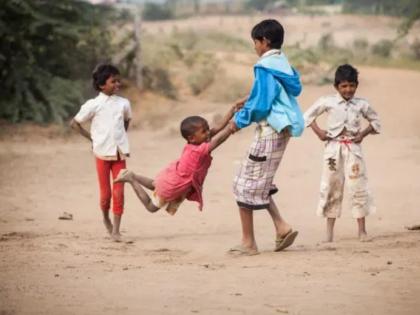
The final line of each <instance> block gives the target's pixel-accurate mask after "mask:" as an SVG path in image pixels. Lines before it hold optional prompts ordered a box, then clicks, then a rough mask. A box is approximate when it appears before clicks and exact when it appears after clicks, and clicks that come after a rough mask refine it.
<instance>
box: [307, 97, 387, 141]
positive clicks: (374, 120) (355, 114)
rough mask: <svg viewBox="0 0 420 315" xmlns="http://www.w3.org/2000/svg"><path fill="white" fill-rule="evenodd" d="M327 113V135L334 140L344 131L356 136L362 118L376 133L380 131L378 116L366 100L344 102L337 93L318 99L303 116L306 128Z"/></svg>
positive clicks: (357, 99) (355, 99) (356, 98)
mask: <svg viewBox="0 0 420 315" xmlns="http://www.w3.org/2000/svg"><path fill="white" fill-rule="evenodd" d="M324 112H327V114H328V118H327V135H328V136H329V137H331V138H335V137H337V136H339V135H340V134H341V132H342V131H343V130H344V128H346V130H347V131H348V132H349V133H350V134H352V135H356V134H357V133H358V132H360V129H361V122H362V118H365V119H366V120H368V121H369V123H370V125H371V126H372V128H373V129H374V130H375V132H376V133H379V132H380V131H381V124H380V121H379V116H378V114H377V113H376V112H375V110H374V109H373V108H372V106H370V104H369V103H368V101H367V100H365V99H363V98H359V97H353V98H352V99H350V100H348V101H346V100H345V99H343V98H342V97H341V95H340V94H339V93H337V94H335V95H330V96H324V97H321V98H319V99H318V100H317V101H316V102H315V103H314V104H313V105H312V106H311V107H310V108H309V109H308V110H307V111H306V112H305V114H304V119H305V127H308V126H309V125H310V124H312V122H313V121H314V120H315V119H316V118H317V117H318V116H319V115H321V114H322V113H324Z"/></svg>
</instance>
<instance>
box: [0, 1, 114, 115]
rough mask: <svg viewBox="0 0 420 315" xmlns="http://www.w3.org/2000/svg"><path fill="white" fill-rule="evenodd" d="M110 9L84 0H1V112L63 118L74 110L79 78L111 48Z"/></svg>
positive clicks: (86, 74)
mask: <svg viewBox="0 0 420 315" xmlns="http://www.w3.org/2000/svg"><path fill="white" fill-rule="evenodd" d="M111 13H112V11H111V10H110V9H108V8H104V7H101V6H92V5H90V4H89V3H87V2H84V1H75V0H61V1H46V0H32V1H29V0H10V1H4V2H3V3H2V9H1V10H0V69H1V72H0V82H1V85H2V91H3V95H2V98H1V100H0V118H3V119H7V120H10V121H12V122H19V121H22V120H32V121H36V122H49V121H55V122H61V121H62V120H63V119H66V118H68V117H69V116H70V115H72V114H74V112H75V110H76V109H77V106H79V105H80V102H81V98H82V89H81V80H85V79H87V78H88V76H89V75H90V73H91V71H92V68H93V67H94V65H95V64H96V63H97V62H98V61H99V60H100V59H102V60H105V59H107V58H108V57H109V55H110V53H111V50H110V47H109V44H108V39H109V36H108V33H107V32H106V31H105V30H104V29H103V27H102V26H103V24H104V23H106V21H107V17H109V16H110V15H111Z"/></svg>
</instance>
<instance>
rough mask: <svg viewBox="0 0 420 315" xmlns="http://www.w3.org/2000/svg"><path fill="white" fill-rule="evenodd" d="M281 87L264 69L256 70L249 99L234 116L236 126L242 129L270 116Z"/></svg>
mask: <svg viewBox="0 0 420 315" xmlns="http://www.w3.org/2000/svg"><path fill="white" fill-rule="evenodd" d="M279 93H280V87H279V85H278V84H277V82H276V80H275V79H274V77H273V76H272V75H271V74H270V73H269V72H267V71H266V70H264V69H263V68H262V67H256V68H255V80H254V85H253V86H252V89H251V93H250V96H249V99H248V100H247V101H246V103H245V105H244V107H242V109H241V110H240V111H238V112H237V113H236V114H235V116H234V121H235V124H236V126H237V127H238V128H240V129H242V128H245V127H248V126H249V125H250V124H251V123H253V122H258V121H260V120H262V119H264V118H266V117H267V116H268V114H269V113H270V111H271V107H272V104H273V101H274V99H275V98H276V97H277V95H278V94H279Z"/></svg>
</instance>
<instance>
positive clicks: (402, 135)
mask: <svg viewBox="0 0 420 315" xmlns="http://www.w3.org/2000/svg"><path fill="white" fill-rule="evenodd" d="M361 75H362V81H361V88H360V95H364V96H366V97H367V98H369V100H370V101H371V102H372V104H373V105H374V106H375V108H376V109H377V110H378V111H379V113H380V115H381V118H382V120H383V125H384V132H383V134H382V135H380V136H375V137H370V138H368V139H366V143H365V147H364V149H365V155H366V159H367V165H368V170H369V175H370V186H371V187H372V191H373V193H374V196H375V199H376V202H377V206H378V213H377V214H376V215H375V216H373V217H371V218H369V219H368V221H367V222H368V231H369V232H370V234H371V235H372V236H373V237H374V240H373V242H371V243H359V242H358V241H357V240H356V238H355V234H356V224H355V222H354V221H353V220H352V219H351V217H350V213H349V211H344V215H343V218H342V219H340V220H339V221H338V224H337V228H336V229H337V240H338V241H337V242H336V243H333V244H331V245H323V244H320V240H321V239H322V237H323V233H324V222H323V220H321V219H319V218H317V217H316V216H315V215H314V212H315V206H316V203H317V193H318V192H317V191H318V186H319V176H320V173H321V170H320V166H321V165H320V161H321V154H322V145H321V144H320V143H319V142H318V141H317V140H316V139H315V137H314V136H313V135H312V134H311V133H310V132H307V133H305V134H304V136H303V137H302V138H301V139H299V140H295V141H292V142H291V143H290V146H289V147H288V150H287V153H286V155H285V159H284V163H283V164H282V166H281V169H280V171H279V172H278V176H277V179H276V183H277V184H278V186H279V187H280V193H279V194H278V195H277V197H276V200H277V201H278V204H279V206H280V208H281V210H282V212H283V213H284V215H285V216H286V218H287V219H288V220H289V221H290V222H291V223H292V224H293V225H294V227H295V228H296V229H298V230H299V231H300V234H299V238H298V239H297V242H296V245H295V246H293V247H292V248H290V250H287V251H285V252H282V253H273V252H272V251H271V250H272V247H273V245H274V244H273V243H274V242H273V237H274V236H273V227H272V225H271V221H270V220H269V218H268V215H267V214H266V213H264V212H263V211H261V212H259V213H257V214H256V231H257V238H258V242H259V247H260V250H261V251H262V253H261V255H258V256H254V257H242V258H232V257H230V256H228V255H226V254H225V252H226V250H227V249H228V248H229V247H230V246H232V245H235V244H236V243H237V242H238V241H239V236H240V226H239V218H238V215H237V210H236V207H235V203H234V201H233V198H232V194H231V180H232V177H233V174H234V170H235V168H236V167H237V163H238V161H239V160H240V159H241V157H242V156H243V155H244V152H245V150H246V148H247V146H248V145H249V143H250V141H251V140H250V137H251V136H252V130H251V129H250V130H246V131H243V132H241V133H239V134H237V135H235V136H234V137H233V138H231V139H229V140H228V142H227V143H226V144H225V145H224V146H222V147H221V148H220V150H218V151H217V152H215V153H214V162H213V163H214V164H213V166H212V168H211V170H210V174H209V176H208V178H207V182H206V186H205V192H204V196H205V209H204V211H203V212H202V213H200V212H199V211H198V210H197V209H196V206H195V205H194V204H193V203H185V204H184V205H183V206H182V208H181V209H180V211H179V213H177V214H176V215H175V216H174V217H171V216H169V215H167V214H166V213H163V212H162V213H157V214H154V215H152V214H149V213H146V211H145V210H144V209H143V208H142V207H141V206H140V204H139V203H137V201H136V200H135V198H134V194H133V193H132V191H131V189H130V188H129V187H127V190H126V196H127V198H126V214H125V216H124V219H123V220H124V221H123V232H124V236H125V238H126V239H127V240H130V241H132V242H133V243H130V244H126V243H124V244H116V243H112V242H110V240H109V239H107V238H106V236H105V233H104V229H103V227H102V225H101V221H100V214H99V212H98V209H97V185H96V175H95V173H94V168H93V160H92V157H91V155H90V154H89V147H88V145H87V143H86V142H85V141H84V140H83V139H79V138H76V137H75V138H71V139H70V140H60V139H57V140H54V139H52V140H51V139H40V138H38V137H37V138H34V139H31V138H30V139H27V140H19V141H6V140H3V141H2V142H1V143H0V166H1V168H0V187H1V189H0V199H1V203H0V213H1V217H0V250H1V253H2V255H1V258H0V270H1V273H0V314H75V313H80V314H115V313H117V312H119V313H120V314H190V313H192V314H357V313H361V314H381V315H386V314H389V315H391V314H412V315H414V314H418V313H419V309H420V301H419V299H418V297H419V296H420V284H419V278H420V233H419V232H418V231H412V232H409V231H406V230H405V229H404V226H405V225H412V224H416V223H417V224H418V223H420V208H419V204H420V196H419V192H420V180H419V179H418V176H419V174H420V127H419V125H420V108H419V107H418V97H417V90H416V89H418V85H419V82H420V74H419V73H416V72H409V71H393V70H379V69H370V68H363V69H361ZM328 91H330V88H329V87H310V86H309V87H306V88H305V91H304V94H303V96H302V97H301V99H300V101H301V103H302V106H303V107H304V108H306V107H307V106H308V105H309V104H310V102H312V101H313V100H314V99H315V98H316V97H318V96H319V95H322V94H325V93H326V92H328ZM194 106H196V105H195V104H194V105H193V104H191V105H188V104H187V105H185V108H183V109H182V112H183V113H197V112H202V111H208V112H209V115H210V114H211V112H212V111H214V107H211V108H210V109H208V108H203V107H200V108H197V107H194ZM180 115H181V113H180ZM173 120H174V121H175V122H176V121H178V120H179V118H178V117H176V118H174V119H173ZM175 125H176V123H175ZM172 132H173V126H172V125H169V126H165V127H164V128H160V129H159V130H158V131H152V130H150V129H148V130H133V131H131V132H130V135H129V136H130V140H131V144H132V147H133V148H132V151H133V158H132V159H131V160H130V161H129V166H130V167H131V168H133V169H135V170H136V171H141V172H143V173H145V174H148V175H153V174H155V173H156V171H158V170H159V169H160V168H161V167H162V166H163V165H165V164H166V163H167V162H168V161H170V160H172V159H174V158H176V157H177V156H178V154H179V152H180V150H181V148H182V145H183V143H182V141H181V139H180V138H179V137H178V136H176V135H175V136H174V135H172ZM63 211H67V212H71V213H73V215H74V220H73V221H61V220H58V219H57V218H58V216H59V215H60V214H61V213H62V212H63Z"/></svg>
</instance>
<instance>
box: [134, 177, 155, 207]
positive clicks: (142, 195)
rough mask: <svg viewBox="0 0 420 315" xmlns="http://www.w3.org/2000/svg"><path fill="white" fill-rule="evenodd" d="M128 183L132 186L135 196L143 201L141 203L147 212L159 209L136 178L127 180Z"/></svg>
mask: <svg viewBox="0 0 420 315" xmlns="http://www.w3.org/2000/svg"><path fill="white" fill-rule="evenodd" d="M129 183H130V184H131V186H132V187H133V189H134V192H135V193H136V195H137V197H138V198H139V199H140V201H141V202H142V203H143V205H144V206H145V207H146V209H147V210H148V211H149V212H156V211H158V210H159V208H158V207H156V206H155V205H154V204H153V203H152V200H151V199H150V197H149V195H148V194H147V193H146V191H145V190H144V189H143V187H142V186H141V184H140V183H139V182H137V181H136V180H131V181H129Z"/></svg>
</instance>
